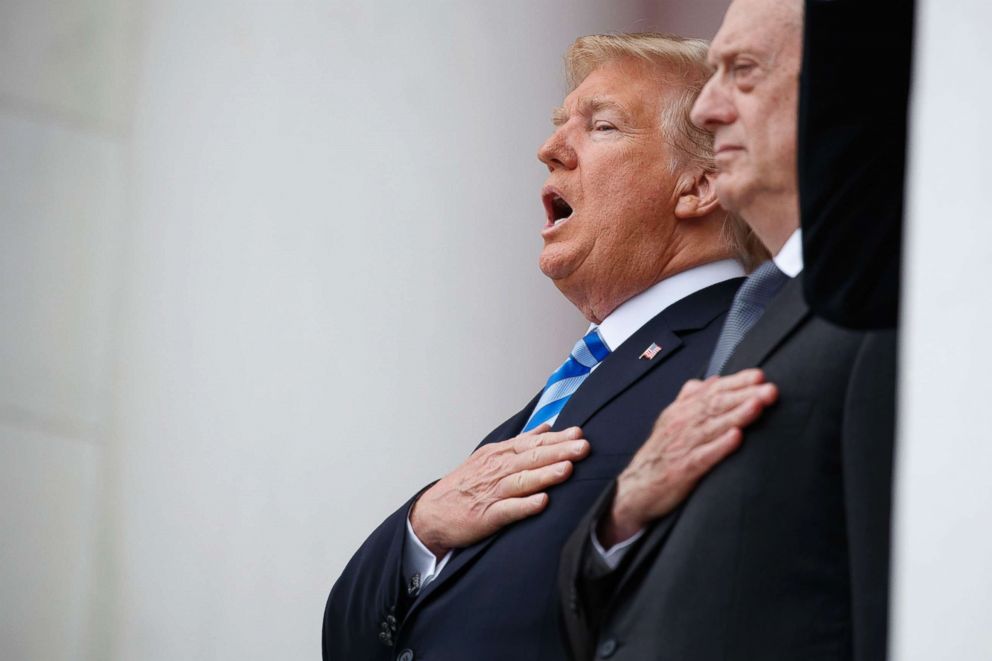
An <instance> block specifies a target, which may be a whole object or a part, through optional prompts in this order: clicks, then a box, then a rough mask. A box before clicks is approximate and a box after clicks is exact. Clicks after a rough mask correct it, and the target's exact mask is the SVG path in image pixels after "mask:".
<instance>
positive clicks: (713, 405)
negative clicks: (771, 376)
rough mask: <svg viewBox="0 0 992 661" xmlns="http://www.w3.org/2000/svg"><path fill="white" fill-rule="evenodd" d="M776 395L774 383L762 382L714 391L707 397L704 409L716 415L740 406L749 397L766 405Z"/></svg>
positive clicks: (773, 399)
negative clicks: (734, 388) (735, 388)
mask: <svg viewBox="0 0 992 661" xmlns="http://www.w3.org/2000/svg"><path fill="white" fill-rule="evenodd" d="M777 396H778V388H776V387H775V385H774V384H771V383H762V384H759V385H752V386H747V387H744V388H739V389H737V390H728V391H721V392H714V393H713V394H711V395H710V396H709V397H708V398H707V400H706V404H705V409H706V413H707V414H709V415H711V416H716V415H721V414H723V413H726V412H727V411H729V410H731V409H734V408H736V407H738V406H740V405H741V404H742V403H743V402H745V401H747V400H749V399H756V400H758V401H759V402H761V403H762V404H763V405H765V406H767V405H768V404H771V403H772V402H774V401H775V399H776V397H777Z"/></svg>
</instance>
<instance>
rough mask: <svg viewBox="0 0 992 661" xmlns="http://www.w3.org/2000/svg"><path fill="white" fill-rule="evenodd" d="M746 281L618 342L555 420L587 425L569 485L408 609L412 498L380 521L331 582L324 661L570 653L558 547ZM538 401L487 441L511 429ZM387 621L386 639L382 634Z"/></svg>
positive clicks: (708, 341) (698, 362)
mask: <svg viewBox="0 0 992 661" xmlns="http://www.w3.org/2000/svg"><path fill="white" fill-rule="evenodd" d="M740 283H741V279H734V280H730V281H727V282H724V283H720V284H717V285H713V286H712V287H708V288H707V289H705V290H703V291H700V292H697V293H696V294H693V295H692V296H689V297H687V298H685V299H683V300H681V301H679V302H678V303H676V304H674V305H672V306H671V307H669V308H668V309H667V310H665V311H664V312H662V313H661V314H659V315H658V316H656V317H655V318H654V319H652V320H651V321H650V322H648V323H647V324H645V326H644V327H642V328H641V329H640V330H638V331H637V332H636V333H634V335H633V336H631V337H630V338H629V339H628V340H627V341H626V342H624V343H623V344H622V345H621V346H620V347H617V348H616V349H615V350H614V351H613V352H612V353H611V354H610V355H609V356H608V357H607V358H606V359H605V360H604V361H603V362H602V364H600V366H599V367H598V368H597V369H596V370H595V371H594V372H593V373H592V374H591V375H590V376H589V377H588V378H587V379H586V380H585V382H584V383H583V384H582V386H581V387H580V388H579V389H578V391H576V393H575V394H574V395H573V396H572V397H571V399H570V400H569V402H568V404H567V405H566V406H565V408H564V409H563V410H562V412H561V415H559V417H558V419H557V421H556V423H555V426H554V427H555V429H564V428H567V427H570V426H572V425H580V426H581V427H582V429H583V431H584V432H585V436H586V438H587V439H589V441H590V443H591V444H592V452H591V453H590V455H589V456H588V457H587V458H586V459H585V460H583V461H581V462H578V463H576V465H575V470H574V472H573V475H572V477H571V478H570V479H569V480H568V481H567V482H565V483H564V484H561V485H559V486H557V487H554V488H553V489H551V490H549V496H550V503H549V505H548V508H547V509H546V510H545V511H544V512H542V513H541V514H540V515H538V516H536V517H534V518H531V519H528V520H525V521H522V522H520V523H518V524H516V525H513V526H510V527H508V528H506V529H504V530H503V531H501V532H500V533H498V534H497V535H494V536H492V537H490V538H488V539H486V540H484V541H482V542H480V543H478V544H476V545H474V546H472V547H470V548H467V549H462V550H460V551H457V552H456V553H455V555H454V556H453V557H452V559H451V560H450V561H449V563H448V566H447V567H446V568H445V569H444V571H443V572H442V574H441V575H440V576H439V577H438V578H437V579H436V580H435V581H433V582H432V583H430V584H428V585H427V586H426V587H425V588H424V589H423V590H422V591H421V593H420V594H419V595H418V596H417V597H416V598H415V599H414V600H413V601H412V603H411V604H409V606H408V607H407V606H404V604H403V603H401V599H400V590H401V586H402V582H403V581H402V576H401V565H402V556H403V544H404V543H405V523H406V517H407V512H408V510H409V507H410V504H411V503H412V500H411V501H410V502H408V503H407V504H405V505H404V506H403V507H401V508H400V509H399V510H397V511H396V512H395V513H394V514H393V515H392V516H390V517H389V518H388V519H387V520H386V521H385V522H384V523H383V524H382V525H380V526H379V527H378V528H377V529H376V530H375V531H374V532H373V533H372V535H371V536H370V537H369V538H368V539H367V540H366V541H365V543H364V544H363V545H362V547H361V548H360V549H359V550H358V552H357V553H356V554H355V556H354V557H353V558H352V559H351V561H350V562H349V563H348V565H347V567H346V568H345V570H344V573H343V574H342V575H341V577H340V578H339V579H338V581H337V583H336V584H335V585H334V588H333V589H332V590H331V594H330V597H329V598H328V601H327V608H326V611H325V615H324V631H323V656H324V659H325V661H331V660H333V661H355V660H359V659H360V660H362V661H375V660H378V659H381V660H383V661H386V660H390V661H392V660H393V659H395V658H397V655H398V654H399V653H400V652H401V651H402V650H406V649H409V650H412V652H413V654H414V658H415V659H417V660H418V661H466V660H468V659H472V660H473V661H486V660H492V661H497V660H498V661H506V660H507V659H513V660H514V661H558V660H564V659H565V658H566V657H565V651H564V646H563V644H562V642H561V638H560V636H559V633H558V629H559V626H560V624H559V621H558V619H559V618H558V611H559V608H558V598H557V590H556V585H555V577H556V575H557V569H558V558H559V554H560V551H561V547H562V544H563V543H564V541H565V539H566V538H567V537H568V535H569V533H571V532H572V530H574V528H575V525H576V524H577V523H578V521H579V519H580V518H581V516H582V515H583V514H584V513H585V512H586V510H588V509H589V507H590V506H591V505H592V503H593V501H594V500H595V498H596V497H597V496H598V495H599V493H600V492H601V491H602V490H603V487H604V486H605V485H606V484H608V483H609V482H610V480H612V479H613V478H614V477H615V476H616V475H617V474H618V473H619V472H620V470H621V469H623V467H624V466H626V465H627V463H628V461H629V460H630V457H631V455H632V454H633V453H634V452H635V451H636V450H637V448H638V447H639V446H640V445H641V443H642V442H643V441H644V439H645V438H647V435H648V433H649V431H650V429H651V426H652V425H653V424H654V421H655V418H656V417H657V415H658V413H659V412H660V411H661V409H662V408H664V406H665V405H667V404H668V403H669V402H670V401H672V400H673V399H674V398H675V396H676V394H677V393H678V391H679V389H680V388H681V387H682V384H683V383H684V382H685V381H686V380H688V379H689V378H691V377H693V376H696V375H698V374H699V373H701V371H702V369H703V367H704V366H705V363H706V360H707V359H708V358H709V355H710V353H711V352H712V350H713V345H714V343H715V342H716V338H717V335H718V334H719V332H720V328H721V325H722V322H723V317H724V314H725V312H726V310H727V308H728V307H729V306H730V302H731V300H732V297H733V294H734V292H735V291H736V289H737V287H738V286H739V285H740ZM651 343H655V344H657V345H658V346H659V347H661V352H660V353H658V354H657V356H656V357H655V358H654V359H652V360H646V359H642V358H640V355H641V354H642V353H643V352H644V350H645V349H647V348H648V347H649V346H650V345H651ZM535 400H536V398H535ZM535 400H532V401H531V403H530V404H528V405H527V406H526V407H524V409H522V410H521V411H520V412H519V413H517V414H516V415H515V416H513V417H512V418H510V419H509V420H507V421H506V422H505V423H504V424H502V425H500V426H499V427H498V428H497V429H496V430H494V431H493V432H492V433H490V434H489V436H487V437H486V438H485V440H484V441H483V443H484V444H485V443H493V442H497V441H502V440H506V439H508V438H512V437H513V436H515V435H516V434H517V433H518V432H519V430H520V429H521V428H522V426H523V425H524V423H525V421H526V419H527V416H528V415H529V414H530V410H531V408H532V407H533V405H534V401H535ZM391 609H392V610H391ZM390 614H392V615H393V617H394V618H395V619H396V625H395V631H393V630H391V629H390V626H391V623H390V622H389V620H388V618H389V616H390ZM384 624H385V628H386V630H388V636H386V638H387V639H388V640H387V642H388V643H389V644H386V643H385V642H383V639H382V638H381V637H380V633H382V632H383V631H384V628H383V625H384Z"/></svg>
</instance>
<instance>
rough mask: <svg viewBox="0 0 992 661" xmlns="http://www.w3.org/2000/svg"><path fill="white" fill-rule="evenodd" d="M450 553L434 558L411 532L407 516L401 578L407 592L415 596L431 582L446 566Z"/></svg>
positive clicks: (411, 526)
mask: <svg viewBox="0 0 992 661" xmlns="http://www.w3.org/2000/svg"><path fill="white" fill-rule="evenodd" d="M451 553H452V552H451V551H448V552H447V553H446V554H445V555H444V557H443V558H441V559H440V560H438V559H437V558H435V557H434V554H433V553H431V552H430V549H428V548H427V547H426V546H424V543H423V542H422V541H420V538H419V537H417V533H415V532H413V525H412V524H411V523H410V517H409V516H407V518H406V544H404V546H403V578H404V580H405V581H406V589H407V592H408V593H410V594H416V593H417V592H419V591H420V590H421V589H422V588H424V587H425V586H426V585H427V584H428V583H430V582H431V581H433V580H434V579H435V578H436V577H437V576H438V575H439V574H440V573H441V570H442V569H444V566H445V565H447V564H448V560H449V559H450V558H451Z"/></svg>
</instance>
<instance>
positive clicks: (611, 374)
mask: <svg viewBox="0 0 992 661" xmlns="http://www.w3.org/2000/svg"><path fill="white" fill-rule="evenodd" d="M742 281H743V278H734V279H732V280H726V281H724V282H720V283H717V284H715V285H712V286H710V287H707V288H706V289H703V290H701V291H699V292H696V293H695V294H692V295H690V296H687V297H686V298H684V299H682V300H681V301H678V302H677V303H675V304H674V305H671V306H669V307H668V308H667V309H665V310H664V311H662V312H660V313H659V314H657V315H656V316H655V317H654V318H653V319H652V320H651V321H649V322H648V323H646V324H645V325H644V326H642V327H641V328H640V329H639V330H638V331H637V332H636V333H634V334H633V335H631V336H630V337H629V338H628V339H627V341H626V342H624V343H623V344H621V345H620V346H619V347H617V349H616V351H614V352H612V353H611V354H610V355H609V356H608V357H607V358H606V359H605V360H604V361H603V362H602V364H601V365H600V366H599V367H598V368H596V370H595V371H594V372H593V373H592V374H590V375H589V377H588V378H587V379H586V380H585V382H583V383H582V386H581V387H580V388H579V389H578V390H577V391H576V392H575V394H574V395H572V398H571V399H570V400H569V401H568V404H567V405H566V406H565V408H564V409H562V412H561V414H560V415H559V416H558V419H557V420H556V421H555V425H554V428H555V429H565V428H566V427H571V426H572V425H579V426H581V425H583V424H585V423H586V421H588V420H589V418H590V417H592V416H593V415H594V414H595V413H596V411H598V410H599V409H601V408H602V407H603V406H604V405H605V404H607V403H608V402H609V401H610V400H611V399H613V398H614V397H616V396H617V395H619V394H620V393H621V392H623V391H624V390H626V389H627V388H629V387H630V386H631V385H633V384H634V383H635V382H636V381H638V380H639V379H640V378H641V377H643V376H644V375H645V374H647V373H648V372H649V371H651V370H652V369H655V368H656V367H657V366H658V365H660V364H662V363H663V362H665V360H666V359H667V358H668V356H670V355H672V354H674V353H675V351H677V350H678V348H679V347H681V346H682V340H681V339H679V337H678V335H676V334H675V332H676V331H679V332H686V331H690V330H696V329H699V328H703V327H705V326H706V325H707V324H709V323H710V322H711V321H713V319H714V318H716V317H717V316H719V315H720V314H723V313H724V312H726V311H727V308H728V307H729V306H730V302H731V299H732V298H733V296H734V292H736V291H737V288H738V287H740V284H741V282H742ZM652 342H653V343H655V344H657V345H658V346H659V347H661V351H660V352H658V354H657V355H656V356H655V357H654V358H653V359H651V360H648V359H642V358H640V356H641V354H642V353H644V350H645V349H647V348H648V347H649V346H651V343H652ZM540 395H541V393H540V392H539V393H538V394H537V396H536V397H535V398H534V399H533V400H531V402H530V403H529V404H527V406H525V407H524V408H523V410H521V411H520V412H519V413H517V414H516V415H515V416H513V417H512V418H510V419H509V420H507V421H506V422H505V423H504V424H503V425H501V426H500V427H499V428H498V429H497V430H496V431H495V432H493V433H492V434H490V435H489V437H488V438H487V439H486V441H485V442H490V441H491V442H495V441H502V440H506V439H508V438H512V437H513V436H515V435H517V434H519V433H520V430H521V429H522V428H523V426H524V424H525V423H526V422H527V419H528V418H529V417H530V413H531V410H532V409H533V408H534V405H535V404H536V403H537V400H538V398H540ZM498 537H499V535H498V534H496V535H492V536H490V537H487V538H486V539H484V540H482V541H480V542H478V543H476V544H474V545H473V546H469V547H468V548H465V549H460V550H458V551H455V554H454V556H452V558H451V560H449V561H448V564H447V566H445V568H444V571H443V572H441V575H440V576H438V577H437V578H436V579H434V580H433V581H431V582H430V583H429V584H428V585H427V586H426V587H425V588H424V589H423V590H421V591H420V594H418V595H417V597H416V599H415V600H414V601H413V603H412V604H411V606H410V608H409V609H408V611H407V613H406V616H407V617H409V616H410V614H411V613H412V612H413V611H415V610H416V609H417V607H419V605H420V604H422V603H423V602H424V600H425V599H427V598H428V597H429V596H430V595H431V593H433V592H435V591H437V590H439V589H440V588H441V586H443V585H444V584H445V583H447V582H448V581H450V580H452V579H453V578H454V577H456V576H457V575H458V574H459V573H460V572H461V571H462V570H463V569H464V568H465V567H466V566H468V565H469V564H470V563H471V562H472V560H473V559H474V558H477V557H478V556H479V555H480V554H481V553H482V552H483V551H484V550H485V549H486V548H487V547H489V545H490V544H492V543H493V541H495V540H496V539H497V538H498Z"/></svg>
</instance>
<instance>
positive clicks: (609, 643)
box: [597, 638, 620, 659]
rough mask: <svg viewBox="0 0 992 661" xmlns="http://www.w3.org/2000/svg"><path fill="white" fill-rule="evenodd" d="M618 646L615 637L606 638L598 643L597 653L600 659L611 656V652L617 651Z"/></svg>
mask: <svg viewBox="0 0 992 661" xmlns="http://www.w3.org/2000/svg"><path fill="white" fill-rule="evenodd" d="M619 646H620V645H619V644H618V643H617V639H616V638H607V639H606V640H604V641H603V642H601V643H600V644H599V649H598V650H597V653H598V654H599V657H600V658H601V659H608V658H610V657H611V656H613V653H614V652H616V651H617V647H619Z"/></svg>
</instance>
